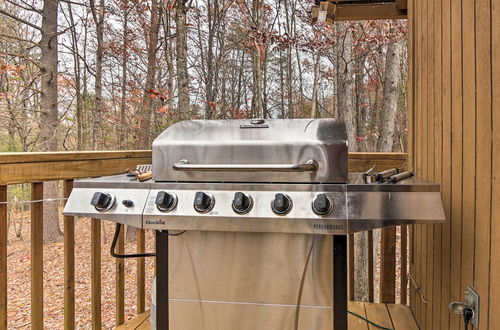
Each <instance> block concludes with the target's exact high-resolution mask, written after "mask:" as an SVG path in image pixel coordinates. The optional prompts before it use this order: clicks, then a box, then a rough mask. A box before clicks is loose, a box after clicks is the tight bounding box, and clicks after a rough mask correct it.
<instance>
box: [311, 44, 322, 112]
mask: <svg viewBox="0 0 500 330" xmlns="http://www.w3.org/2000/svg"><path fill="white" fill-rule="evenodd" d="M320 62H321V56H320V55H319V53H317V54H316V59H315V61H314V78H313V89H312V106H311V118H316V117H318V86H319V73H320V71H319V69H320Z"/></svg>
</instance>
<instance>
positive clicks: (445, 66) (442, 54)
mask: <svg viewBox="0 0 500 330" xmlns="http://www.w3.org/2000/svg"><path fill="white" fill-rule="evenodd" d="M408 6H409V8H408V20H409V31H410V37H409V47H408V49H409V60H410V65H409V73H410V83H409V89H410V90H409V93H408V98H409V99H408V101H409V111H410V115H409V117H410V121H409V122H410V126H411V127H410V130H409V134H410V137H411V142H410V152H411V155H410V157H409V159H410V161H411V164H412V165H411V166H413V168H414V169H415V170H416V172H417V173H418V174H419V175H420V176H422V177H424V178H427V179H430V180H434V181H436V182H439V183H440V184H441V188H442V193H443V202H444V207H445V213H446V215H447V219H448V221H447V223H445V224H443V225H434V226H432V225H417V226H413V228H411V233H412V235H411V256H412V258H411V265H410V273H411V276H412V277H413V278H414V279H415V282H416V285H417V286H418V287H420V289H421V290H422V293H423V296H424V297H425V299H426V300H427V301H428V303H425V302H424V301H423V300H422V299H421V297H420V295H419V294H417V293H416V292H415V290H414V287H413V285H412V286H411V288H410V303H411V309H412V312H413V314H414V315H415V318H416V319H417V322H418V323H419V325H420V327H421V328H422V329H463V323H462V319H461V318H460V317H459V316H458V315H454V314H450V312H449V310H448V305H449V303H450V302H451V301H462V300H463V291H464V290H465V289H466V288H467V286H469V285H470V286H473V287H474V288H475V289H476V290H477V291H478V293H479V295H480V297H481V309H480V329H495V328H497V327H498V326H499V324H500V313H498V311H500V277H499V276H498V274H499V273H500V254H499V253H495V251H498V248H500V207H499V206H500V180H499V176H498V174H496V171H495V170H496V169H498V168H500V167H499V166H500V142H499V139H500V87H499V86H500V58H499V53H500V24H499V23H498V22H500V9H499V6H500V0H418V1H417V0H411V1H409V2H408Z"/></svg>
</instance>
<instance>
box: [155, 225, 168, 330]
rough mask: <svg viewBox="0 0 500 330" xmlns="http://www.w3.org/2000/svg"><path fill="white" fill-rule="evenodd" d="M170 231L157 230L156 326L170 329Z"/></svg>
mask: <svg viewBox="0 0 500 330" xmlns="http://www.w3.org/2000/svg"><path fill="white" fill-rule="evenodd" d="M168 298H169V296H168V232H167V231H159V230H157V231H156V328H157V329H162V330H168V328H169V317H168Z"/></svg>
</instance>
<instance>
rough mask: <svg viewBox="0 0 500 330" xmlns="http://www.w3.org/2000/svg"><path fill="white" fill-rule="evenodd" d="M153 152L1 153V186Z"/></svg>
mask: <svg viewBox="0 0 500 330" xmlns="http://www.w3.org/2000/svg"><path fill="white" fill-rule="evenodd" d="M151 156H152V155H151V151H149V150H135V151H134V150H129V151H79V152H36V153H0V185H8V184H16V183H31V182H41V181H50V180H67V179H76V178H85V177H96V176H103V175H111V174H117V173H120V172H122V171H123V170H125V169H127V168H133V167H135V165H137V164H150V163H151ZM406 161H407V154H404V153H360V152H352V153H349V169H350V171H353V172H362V171H366V170H368V169H369V168H371V167H372V166H373V165H376V168H377V169H386V168H392V167H402V168H406Z"/></svg>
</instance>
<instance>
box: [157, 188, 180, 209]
mask: <svg viewBox="0 0 500 330" xmlns="http://www.w3.org/2000/svg"><path fill="white" fill-rule="evenodd" d="M155 204H156V208H157V209H158V210H160V211H162V212H170V211H172V210H173V209H174V208H175V207H176V206H177V196H176V195H175V194H172V193H168V192H166V191H159V192H158V194H156V199H155Z"/></svg>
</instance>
